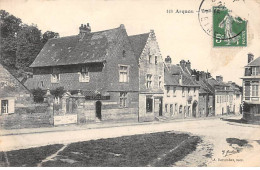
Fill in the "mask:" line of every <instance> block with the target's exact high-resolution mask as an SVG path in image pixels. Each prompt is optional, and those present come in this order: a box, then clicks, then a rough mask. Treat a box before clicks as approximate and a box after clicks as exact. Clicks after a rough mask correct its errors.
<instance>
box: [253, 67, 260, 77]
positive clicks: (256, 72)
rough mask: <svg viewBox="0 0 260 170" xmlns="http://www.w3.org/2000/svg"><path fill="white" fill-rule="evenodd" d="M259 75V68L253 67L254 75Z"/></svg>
mask: <svg viewBox="0 0 260 170" xmlns="http://www.w3.org/2000/svg"><path fill="white" fill-rule="evenodd" d="M258 74H259V67H252V75H253V76H257V75H258Z"/></svg>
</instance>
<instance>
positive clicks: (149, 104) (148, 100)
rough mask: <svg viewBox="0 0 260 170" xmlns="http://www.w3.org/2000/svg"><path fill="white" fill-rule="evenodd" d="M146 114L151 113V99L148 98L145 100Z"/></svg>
mask: <svg viewBox="0 0 260 170" xmlns="http://www.w3.org/2000/svg"><path fill="white" fill-rule="evenodd" d="M146 112H153V99H152V98H149V97H147V98H146Z"/></svg>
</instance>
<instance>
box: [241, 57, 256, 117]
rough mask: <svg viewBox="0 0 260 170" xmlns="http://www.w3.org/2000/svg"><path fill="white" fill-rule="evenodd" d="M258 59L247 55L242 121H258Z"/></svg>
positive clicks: (243, 78)
mask: <svg viewBox="0 0 260 170" xmlns="http://www.w3.org/2000/svg"><path fill="white" fill-rule="evenodd" d="M259 70H260V57H258V58H256V59H254V55H253V54H251V53H249V54H248V64H247V65H246V66H245V73H244V76H243V77H242V80H243V119H245V120H247V121H260V100H259V99H260V93H259V83H260V74H259Z"/></svg>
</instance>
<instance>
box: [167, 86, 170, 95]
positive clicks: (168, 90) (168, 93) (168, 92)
mask: <svg viewBox="0 0 260 170" xmlns="http://www.w3.org/2000/svg"><path fill="white" fill-rule="evenodd" d="M167 97H170V87H169V86H167Z"/></svg>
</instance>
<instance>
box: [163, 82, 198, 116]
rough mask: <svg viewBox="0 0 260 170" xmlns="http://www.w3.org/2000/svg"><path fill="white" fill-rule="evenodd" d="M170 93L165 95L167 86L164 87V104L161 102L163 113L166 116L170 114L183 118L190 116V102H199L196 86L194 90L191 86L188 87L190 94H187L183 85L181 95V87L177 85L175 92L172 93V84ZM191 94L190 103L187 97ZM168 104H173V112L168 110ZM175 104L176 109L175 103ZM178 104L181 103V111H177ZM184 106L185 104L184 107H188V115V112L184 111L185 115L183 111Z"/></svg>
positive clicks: (186, 89)
mask: <svg viewBox="0 0 260 170" xmlns="http://www.w3.org/2000/svg"><path fill="white" fill-rule="evenodd" d="M169 94H170V95H169V96H168V95H167V86H165V88H164V104H163V109H164V113H165V115H167V116H170V117H172V118H185V117H192V112H193V110H192V104H193V103H194V102H197V104H198V102H199V93H198V87H197V88H196V90H195V93H194V90H193V88H190V94H188V88H187V87H185V90H184V96H183V95H182V87H180V86H177V87H176V92H175V95H174V94H173V86H170V93H169ZM188 96H192V101H191V102H190V104H189V103H188V100H187V97H188ZM166 104H167V111H166V106H165V105H166ZM170 104H172V105H173V113H171V112H170ZM175 104H177V109H176V107H175V106H176V105H175ZM180 105H182V113H180V112H179V108H180ZM184 106H186V109H188V106H189V107H190V114H189V115H188V112H187V111H186V115H185V113H184ZM196 112H197V114H196V117H198V105H197V108H196Z"/></svg>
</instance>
